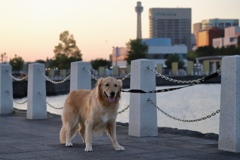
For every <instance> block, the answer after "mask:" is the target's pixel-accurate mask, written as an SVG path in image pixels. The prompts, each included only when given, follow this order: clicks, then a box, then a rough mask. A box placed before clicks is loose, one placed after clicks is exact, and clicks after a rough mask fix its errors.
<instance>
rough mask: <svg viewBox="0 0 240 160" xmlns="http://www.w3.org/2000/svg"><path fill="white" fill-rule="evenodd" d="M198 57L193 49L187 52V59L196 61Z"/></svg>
mask: <svg viewBox="0 0 240 160" xmlns="http://www.w3.org/2000/svg"><path fill="white" fill-rule="evenodd" d="M196 57H197V54H196V53H195V52H193V51H188V53H187V60H188V61H193V62H194V61H195V58H196Z"/></svg>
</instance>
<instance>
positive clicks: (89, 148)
mask: <svg viewBox="0 0 240 160" xmlns="http://www.w3.org/2000/svg"><path fill="white" fill-rule="evenodd" d="M85 151H86V152H92V151H93V149H92V147H86V148H85Z"/></svg>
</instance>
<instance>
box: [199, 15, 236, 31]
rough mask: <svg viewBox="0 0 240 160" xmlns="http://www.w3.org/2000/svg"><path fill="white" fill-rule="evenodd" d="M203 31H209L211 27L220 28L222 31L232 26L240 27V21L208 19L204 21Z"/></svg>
mask: <svg viewBox="0 0 240 160" xmlns="http://www.w3.org/2000/svg"><path fill="white" fill-rule="evenodd" d="M201 23H202V28H201V29H202V30H208V29H210V28H211V27H218V28H219V29H220V30H224V28H227V27H231V26H239V19H218V18H215V19H206V20H202V22H201Z"/></svg>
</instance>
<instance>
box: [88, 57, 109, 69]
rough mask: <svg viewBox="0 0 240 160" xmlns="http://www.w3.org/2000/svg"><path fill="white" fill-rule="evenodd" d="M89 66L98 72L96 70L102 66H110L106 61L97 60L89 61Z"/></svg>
mask: <svg viewBox="0 0 240 160" xmlns="http://www.w3.org/2000/svg"><path fill="white" fill-rule="evenodd" d="M91 65H92V68H93V69H95V70H98V68H99V67H102V66H104V67H105V66H107V67H108V68H109V67H110V66H111V62H110V61H108V60H106V59H101V58H97V59H95V60H92V61H91Z"/></svg>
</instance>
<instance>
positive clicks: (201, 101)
mask: <svg viewBox="0 0 240 160" xmlns="http://www.w3.org/2000/svg"><path fill="white" fill-rule="evenodd" d="M171 87H176V86H164V87H157V89H162V88H171ZM220 89H221V85H220V84H198V85H195V86H191V87H187V88H184V89H180V90H176V91H170V92H164V93H157V105H158V107H160V108H161V109H162V110H164V111H165V112H167V113H168V114H170V115H172V116H174V117H177V118H181V119H189V120H191V119H198V118H202V117H205V116H207V115H209V114H211V113H213V112H215V111H216V110H217V109H219V108H220ZM66 97H67V95H59V96H50V97H47V101H48V102H49V103H50V104H51V105H52V106H54V107H59V108H60V107H62V106H63V104H64V101H65V99H66ZM25 99H26V98H22V99H16V101H17V102H23V101H24V100H25ZM129 101H130V93H122V98H121V101H120V107H119V111H120V110H122V109H124V108H125V107H126V106H128V105H129ZM14 107H15V108H18V109H26V108H27V104H26V103H25V104H23V105H18V104H16V103H14ZM153 107H154V106H153ZM47 111H48V112H50V113H54V114H59V115H61V113H62V110H57V109H53V108H51V107H49V106H47ZM128 115H129V110H127V111H125V112H123V113H121V114H119V115H118V117H117V121H118V122H123V123H126V122H129V117H128ZM157 115H158V126H159V127H171V128H178V129H188V130H194V131H200V132H202V133H210V132H211V133H216V134H218V133H219V114H217V115H216V116H214V117H211V118H210V119H207V120H204V121H200V122H194V123H186V122H179V121H176V120H173V119H171V118H169V117H167V116H165V115H164V114H162V113H161V112H159V111H158V113H157Z"/></svg>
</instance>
